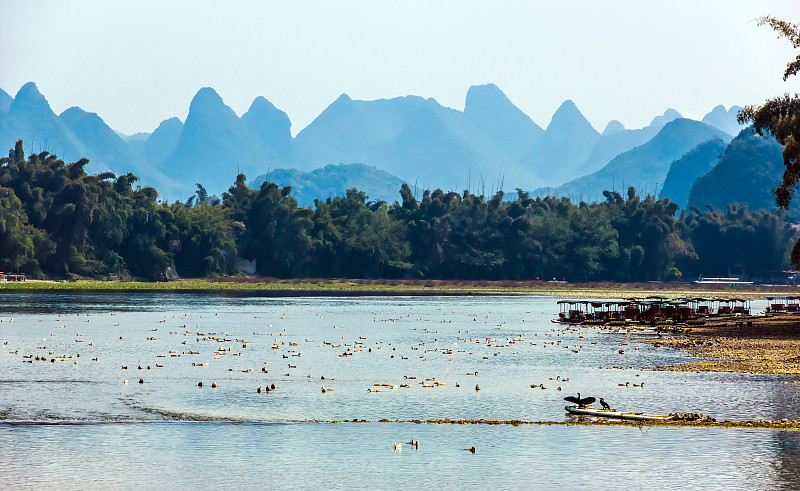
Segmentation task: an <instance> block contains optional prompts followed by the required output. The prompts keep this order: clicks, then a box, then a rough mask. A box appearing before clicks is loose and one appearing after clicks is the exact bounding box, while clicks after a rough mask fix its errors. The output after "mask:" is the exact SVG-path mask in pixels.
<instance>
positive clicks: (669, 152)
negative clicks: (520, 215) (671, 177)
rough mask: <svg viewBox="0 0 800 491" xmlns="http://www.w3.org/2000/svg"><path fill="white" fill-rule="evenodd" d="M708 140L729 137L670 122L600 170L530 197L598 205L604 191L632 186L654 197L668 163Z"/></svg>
mask: <svg viewBox="0 0 800 491" xmlns="http://www.w3.org/2000/svg"><path fill="white" fill-rule="evenodd" d="M711 138H720V139H722V140H730V138H731V137H730V135H728V134H727V133H725V132H723V131H722V130H719V129H716V128H714V127H711V126H709V125H707V124H705V123H701V122H699V121H694V120H691V119H684V118H678V119H674V120H672V121H670V122H669V123H667V124H666V125H664V127H663V128H662V129H661V131H659V132H658V133H657V134H656V136H654V137H653V138H652V139H651V140H649V141H648V142H647V143H644V144H642V145H639V146H637V147H635V148H632V149H630V150H628V151H626V152H623V153H621V154H619V155H617V156H616V157H614V158H613V159H612V160H611V161H610V162H609V163H607V164H606V165H605V166H603V167H602V168H601V169H599V170H597V171H595V172H593V173H591V174H588V175H585V176H583V177H579V178H578V179H574V180H572V181H569V182H567V183H566V184H563V185H561V186H559V187H558V188H555V189H537V190H536V191H534V194H538V195H542V194H545V195H548V194H555V195H559V196H568V197H570V198H571V199H573V201H598V200H602V199H603V191H604V190H612V191H613V190H616V191H624V190H625V189H627V188H628V187H629V186H633V187H634V188H636V190H637V192H639V193H640V195H646V194H653V195H657V194H658V191H659V189H660V188H661V185H663V184H664V181H665V180H666V177H667V173H668V172H669V169H670V165H671V164H672V162H673V161H674V160H676V159H678V158H680V157H681V156H682V155H683V154H685V153H686V152H688V151H689V150H691V149H692V148H694V147H695V146H696V145H697V144H699V143H701V142H704V141H706V140H709V139H711Z"/></svg>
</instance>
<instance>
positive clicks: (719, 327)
mask: <svg viewBox="0 0 800 491" xmlns="http://www.w3.org/2000/svg"><path fill="white" fill-rule="evenodd" d="M652 343H653V344H654V345H656V346H669V347H672V348H676V349H680V350H684V351H687V352H689V353H691V354H693V355H695V356H697V357H701V358H711V359H710V360H704V361H697V362H692V363H683V364H677V365H668V366H666V367H663V368H665V369H667V370H674V371H683V372H742V373H773V374H785V375H800V315H791V316H790V315H786V316H777V317H763V316H751V317H731V318H726V319H715V320H711V321H709V322H707V323H706V324H705V325H702V326H691V327H690V328H684V330H683V332H682V333H681V334H678V335H665V336H664V337H663V338H660V339H655V340H653V341H652Z"/></svg>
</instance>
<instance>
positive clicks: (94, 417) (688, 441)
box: [0, 292, 800, 489]
mask: <svg viewBox="0 0 800 491" xmlns="http://www.w3.org/2000/svg"><path fill="white" fill-rule="evenodd" d="M556 300H557V299H554V298H542V297H502V296H498V297H270V296H264V295H259V294H255V293H252V294H247V293H235V294H232V293H217V292H212V293H174V292H158V293H143V292H110V293H94V292H66V293H52V292H46V293H45V292H21V293H17V292H8V293H3V294H2V295H0V321H2V322H0V344H2V348H3V349H2V351H0V488H1V489H25V488H34V487H37V488H38V487H40V486H42V485H50V486H56V487H58V488H80V489H86V488H109V487H112V488H114V487H116V488H120V487H122V488H148V489H153V488H170V489H190V488H207V487H212V486H213V487H222V488H234V487H235V488H258V489H260V488H276V489H291V488H370V489H405V488H412V487H417V486H426V485H427V486H436V487H454V488H456V487H457V488H463V487H467V488H485V487H489V486H490V487H492V488H498V489H520V488H563V489H570V488H576V487H578V486H592V485H602V486H604V487H606V488H611V489H629V488H633V487H636V488H643V489H648V488H649V489H665V488H666V489H669V488H679V489H686V488H704V489H708V488H716V489H720V488H725V489H730V488H748V489H753V488H755V489H776V488H786V489H797V488H798V487H800V471H798V469H800V434H798V432H791V431H775V430H743V429H727V428H715V429H710V428H662V427H651V428H648V427H641V428H636V427H588V426H548V425H523V426H510V425H503V426H489V425H450V424H415V423H412V422H394V421H396V420H399V421H409V420H433V419H445V418H450V419H492V420H509V419H520V420H534V421H558V422H563V421H570V416H568V415H566V414H565V411H564V404H565V403H564V401H563V400H562V399H563V397H564V396H566V395H576V394H577V393H578V392H580V393H581V395H582V396H584V397H585V396H588V395H591V396H595V397H604V398H605V400H607V401H608V402H609V403H610V404H611V405H612V406H613V407H615V408H619V409H623V410H637V411H645V412H650V413H655V414H666V413H669V412H673V411H700V412H703V413H705V414H708V415H711V416H713V417H716V418H718V419H780V418H791V419H797V418H800V391H799V390H798V387H799V386H798V380H797V379H795V378H789V377H783V376H775V375H749V374H708V373H706V374H695V373H679V372H667V371H655V370H654V369H655V368H656V367H658V366H660V365H665V364H668V363H678V362H681V361H686V360H687V358H686V357H685V355H684V354H682V353H680V352H677V351H675V350H671V349H668V348H655V347H652V346H650V345H649V344H647V343H644V342H643V338H644V337H649V336H653V335H654V334H653V333H650V332H635V333H610V332H608V331H603V330H598V329H593V328H576V327H568V326H562V325H558V324H553V323H551V322H550V319H551V318H553V317H554V316H555V315H556V312H557V311H558V309H557V305H556ZM761 307H763V306H762V305H760V304H759V303H757V302H756V303H754V305H753V310H754V311H755V310H758V309H759V308H761ZM620 350H622V353H620ZM78 355H80V356H78ZM37 357H39V358H40V359H39V360H37V359H36V358H37ZM42 359H44V360H46V361H42ZM52 360H55V361H52ZM76 362H77V363H76ZM140 366H141V369H139V367H140ZM123 367H126V368H123ZM148 367H149V368H148ZM323 377H324V379H323ZM140 380H141V381H142V383H139V381H140ZM201 381H202V382H203V386H202V387H199V386H198V383H199V382H201ZM212 384H214V385H216V388H212ZM272 384H274V385H275V387H276V388H275V390H270V391H269V392H267V391H266V390H265V388H266V387H268V386H270V387H271V385H272ZM376 384H377V385H376ZM532 384H533V385H540V384H541V385H544V386H545V387H546V388H545V389H542V388H539V387H537V388H531V385H532ZM476 386H480V390H476ZM322 387H325V388H326V391H325V392H324V393H323V392H322V390H321V389H322ZM259 388H261V389H262V391H261V393H259V392H258V389H259ZM559 388H560V389H561V390H560V391H559V390H558V389H559ZM330 389H333V390H330ZM353 419H358V420H368V421H371V422H369V423H363V422H358V423H355V422H346V421H345V420H350V421H352V420H353ZM379 420H389V421H391V422H377V421H379ZM410 440H419V441H420V442H421V443H422V446H420V447H419V448H418V449H416V448H414V447H412V446H410V445H408V442H409V441H410ZM395 443H403V444H404V445H403V447H402V449H395V447H394V444H395ZM469 447H475V450H476V451H475V453H474V454H473V453H471V452H469V451H466V450H465V449H467V448H469Z"/></svg>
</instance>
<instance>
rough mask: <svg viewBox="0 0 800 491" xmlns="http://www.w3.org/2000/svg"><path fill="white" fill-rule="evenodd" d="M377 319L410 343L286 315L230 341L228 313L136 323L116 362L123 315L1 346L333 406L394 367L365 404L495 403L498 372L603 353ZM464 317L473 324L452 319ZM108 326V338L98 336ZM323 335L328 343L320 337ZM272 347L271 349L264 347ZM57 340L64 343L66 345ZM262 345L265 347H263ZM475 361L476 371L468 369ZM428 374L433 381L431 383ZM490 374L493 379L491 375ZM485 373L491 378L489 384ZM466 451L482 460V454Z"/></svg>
mask: <svg viewBox="0 0 800 491" xmlns="http://www.w3.org/2000/svg"><path fill="white" fill-rule="evenodd" d="M302 314H303V315H313V316H314V317H316V318H317V319H318V320H320V319H322V318H323V314H319V313H302ZM371 314H372V317H373V318H372V320H373V322H374V323H376V324H381V323H382V324H387V326H382V327H379V328H377V329H373V330H370V331H368V332H363V333H361V334H367V335H372V336H375V335H378V336H379V335H380V334H381V333H382V332H386V330H387V329H393V330H396V329H398V327H399V328H401V329H405V331H406V332H405V333H404V334H405V337H406V338H405V339H400V340H399V341H400V342H399V343H398V339H397V338H393V341H389V340H380V339H378V340H376V339H368V336H367V335H360V334H359V335H356V336H349V335H348V334H352V332H353V328H352V327H351V328H348V327H347V326H346V325H347V323H348V321H347V318H346V317H338V318H337V319H336V323H333V322H331V323H329V324H328V326H329V328H328V330H327V332H328V336H326V338H327V339H324V340H322V341H315V340H314V339H311V338H310V337H306V336H305V335H301V334H295V333H293V332H292V331H294V330H297V331H300V332H302V329H297V328H296V326H290V325H288V324H290V322H289V320H292V319H289V317H291V316H288V315H287V314H286V313H283V314H280V315H279V316H275V317H272V318H271V320H266V321H265V320H263V317H264V315H255V316H252V320H251V321H250V322H248V323H243V324H244V325H241V326H239V331H240V332H239V333H238V334H236V333H231V332H228V330H232V329H225V330H220V329H214V328H211V327H209V326H213V325H215V324H217V325H218V324H220V323H219V322H217V320H218V319H221V317H219V314H218V313H203V314H186V315H183V316H177V315H176V316H166V317H164V318H163V319H161V320H158V321H155V322H157V325H150V324H151V323H152V322H153V321H142V322H139V323H133V324H128V322H129V321H128V322H126V327H125V328H120V329H119V330H118V332H117V334H120V336H119V340H116V341H117V342H118V343H119V345H118V346H117V350H118V351H117V353H115V354H111V353H109V352H104V351H103V350H102V347H100V346H99V343H101V342H102V343H104V344H110V343H111V342H110V341H109V340H108V339H101V337H100V336H97V334H99V331H98V329H102V328H103V327H114V328H118V327H119V326H120V323H119V322H115V317H114V316H115V315H119V314H115V313H111V314H110V315H108V317H107V318H103V316H102V315H100V314H91V315H80V314H78V315H70V314H61V315H58V316H57V317H56V318H50V319H48V321H53V320H55V321H56V322H58V323H59V329H55V330H53V329H50V330H51V332H49V335H48V336H46V337H44V338H41V342H38V343H36V345H35V346H32V345H27V346H26V345H20V343H19V341H17V340H18V339H20V340H21V339H25V336H22V335H20V333H19V332H17V331H15V329H14V327H13V326H14V324H13V321H14V320H13V319H12V318H5V319H0V335H2V336H3V337H2V338H0V342H1V343H2V344H3V345H4V346H6V347H9V346H10V347H11V349H7V350H5V351H6V353H7V354H8V355H12V356H19V357H20V358H21V361H22V362H23V363H28V364H33V363H35V362H49V363H48V365H51V364H58V365H60V364H63V363H69V362H71V364H73V365H78V364H79V361H82V360H88V363H90V364H95V363H97V364H98V365H100V364H102V363H103V362H105V364H106V365H108V364H109V363H114V362H116V363H115V364H116V366H117V367H119V368H118V369H119V370H120V371H121V372H122V373H130V371H133V370H135V371H136V372H137V374H143V375H139V376H138V377H134V380H136V379H138V380H137V382H138V384H145V383H154V384H158V383H160V382H161V380H163V378H164V377H163V375H162V374H167V373H169V372H170V368H173V367H177V366H178V365H180V368H181V369H182V371H181V374H180V378H183V377H184V376H185V375H186V374H187V373H196V374H197V376H196V378H195V381H194V382H192V384H193V385H194V386H196V387H197V389H201V390H202V389H205V388H207V387H208V388H211V389H220V390H226V388H227V387H226V385H230V386H231V387H232V388H233V387H235V388H236V390H240V389H242V387H246V386H247V385H249V384H247V383H246V382H243V381H242V380H243V379H242V377H244V380H247V379H249V378H250V377H252V380H253V382H252V383H253V385H252V386H251V387H252V388H251V389H250V390H252V391H253V393H255V394H259V395H266V394H270V393H274V392H276V391H279V387H281V386H283V387H284V390H288V389H286V388H287V387H288V388H293V387H297V386H296V385H295V383H296V382H297V381H299V380H304V381H306V382H311V381H313V380H317V381H318V383H320V384H321V386H320V388H319V389H318V390H319V393H321V394H325V395H326V396H327V395H328V394H329V393H331V392H334V391H336V390H337V389H338V390H339V391H342V390H344V391H346V392H349V393H351V394H352V390H353V388H354V386H357V385H358V384H360V382H356V380H354V379H361V378H364V377H365V376H366V375H368V374H369V373H371V372H372V370H370V367H375V370H374V371H375V372H376V374H377V373H380V372H381V370H380V369H379V368H380V367H381V366H383V367H386V365H388V364H393V365H392V367H394V368H392V369H391V370H388V371H385V372H386V373H389V374H391V378H392V379H389V377H388V376H386V374H384V375H382V376H381V379H379V380H374V381H373V382H372V383H368V384H364V385H366V386H364V385H362V390H364V393H365V394H375V393H380V392H392V391H395V390H408V389H411V388H414V387H419V388H424V389H430V390H437V389H439V390H442V389H443V388H447V387H448V382H449V381H448V382H446V381H445V380H443V378H451V380H452V379H454V380H453V381H452V385H451V386H450V387H453V388H455V389H460V388H462V384H465V385H467V386H471V384H467V383H466V379H467V378H472V379H473V383H474V382H475V381H477V380H480V381H481V382H480V383H475V385H474V391H475V392H480V391H481V390H485V389H487V388H488V389H489V390H492V391H495V393H496V392H497V391H503V392H505V391H508V390H510V387H509V386H508V385H506V384H498V383H497V382H498V381H499V380H498V378H497V377H503V376H504V375H505V374H504V373H503V372H502V370H498V366H505V365H507V364H509V363H517V362H512V361H509V358H517V357H519V358H524V361H520V362H518V363H519V365H514V366H520V367H521V369H524V368H525V365H526V364H531V363H533V364H537V363H542V361H537V359H536V355H535V354H534V353H533V352H532V350H533V349H534V348H538V349H540V350H542V351H543V352H548V351H552V350H564V351H563V353H564V356H579V355H580V354H581V353H584V352H585V351H586V350H587V349H592V350H596V349H597V348H595V347H594V346H593V345H596V344H597V341H596V340H593V339H594V338H596V336H589V340H587V339H586V337H587V334H588V330H587V328H586V327H585V326H569V325H566V326H559V327H551V328H550V329H544V328H543V327H542V325H541V324H540V325H538V326H534V325H531V327H530V329H529V330H525V329H520V326H519V325H518V324H517V325H516V327H515V329H517V330H518V331H523V332H521V333H517V334H510V333H509V327H508V326H507V322H506V321H505V320H500V321H499V322H498V319H497V317H495V316H494V315H493V316H492V317H490V316H489V315H483V316H482V315H478V314H457V313H456V312H452V313H451V314H449V315H448V314H444V313H443V314H441V317H442V319H441V320H440V321H439V323H442V324H452V323H458V327H460V328H455V329H454V328H450V327H449V326H448V327H447V328H444V329H442V328H434V327H432V326H430V325H429V327H424V325H425V324H426V323H431V322H435V321H431V320H429V319H428V318H424V317H418V318H412V314H411V313H409V314H407V317H406V318H401V317H385V316H382V315H381V314H380V313H378V312H371ZM490 314H491V313H490ZM326 315H329V314H326ZM336 315H338V316H341V315H342V314H340V313H337V314H336ZM223 316H224V314H223ZM454 316H460V317H463V318H452V317H454ZM502 317H504V316H501V319H502ZM151 318H152V317H151ZM44 320H45V319H40V320H39V321H38V322H44ZM294 320H296V319H294ZM284 321H286V322H285V325H286V327H274V326H273V324H272V323H280V322H284ZM409 321H410V322H409ZM270 322H272V323H270ZM521 322H522V323H530V321H528V320H527V319H523V320H522V321H521ZM190 324H192V325H190ZM228 324H230V322H228ZM398 324H399V326H398ZM98 325H99V328H97V327H95V326H98ZM68 326H69V328H68ZM253 326H259V329H257V330H253ZM523 327H524V325H523ZM264 328H266V330H265V329H264ZM293 328H294V329H293ZM245 329H246V330H247V331H248V335H247V336H243V335H242V334H241V331H242V330H245ZM440 330H441V332H440ZM492 331H499V332H500V333H502V334H500V333H498V335H497V336H491V335H487V334H489V333H491V332H492ZM315 332H316V334H319V329H317V330H316V331H315ZM613 332H617V333H619V332H620V329H619V328H615V329H614V331H613ZM623 332H624V331H623ZM478 333H479V334H478ZM342 334H343V335H342ZM115 335H116V334H115ZM59 336H61V337H59ZM64 336H67V340H66V342H64V341H63V340H62V338H63V337H64ZM265 338H266V339H268V340H269V341H267V342H260V341H261V340H263V339H265ZM57 340H61V341H58V342H56V341H57ZM256 340H259V341H258V342H257V341H256ZM128 343H132V344H133V345H134V346H136V345H137V344H140V343H146V344H149V345H151V346H148V348H147V349H144V350H137V349H129V350H124V349H121V347H122V346H125V345H128ZM256 345H258V348H259V349H258V350H253V347H254V346H256ZM627 345H628V343H627V342H622V343H621V344H616V345H613V344H612V348H613V351H612V352H611V353H609V352H608V346H607V345H606V346H605V347H604V349H605V351H604V355H603V359H613V360H615V361H616V360H619V359H620V358H619V357H620V356H621V355H624V349H625V347H627ZM619 346H622V347H619ZM70 347H72V349H70ZM320 349H321V350H329V352H332V353H333V354H334V355H335V356H336V357H332V356H331V355H324V354H323V353H322V352H320V351H319V350H320ZM638 349H639V348H638V347H635V348H634V350H638ZM521 353H522V354H521ZM104 356H108V357H110V358H112V360H103V359H102V358H103V357H104ZM365 356H366V357H379V358H380V360H379V362H372V363H374V364H373V365H370V364H369V363H367V364H366V369H367V370H366V373H365V372H359V373H360V376H356V375H355V373H354V370H355V371H359V370H363V369H364V365H362V366H355V365H354V364H352V363H348V361H349V360H352V359H355V358H358V357H365ZM611 357H613V358H611ZM309 358H312V359H315V362H314V363H312V364H311V366H310V367H311V368H315V369H319V368H320V367H321V365H320V364H319V360H322V359H327V360H337V359H339V360H341V362H340V363H338V364H337V363H331V362H330V361H329V362H328V363H325V364H323V366H324V370H325V373H330V372H338V374H337V375H338V376H329V375H326V374H322V373H318V374H316V375H313V374H312V373H307V372H303V371H302V368H303V362H304V361H305V360H306V359H309ZM623 359H624V358H623ZM192 360H194V361H192ZM465 360H468V361H466V362H465ZM454 361H456V363H454V365H459V364H460V365H459V366H472V367H474V368H473V369H471V370H470V369H468V370H466V371H461V372H458V373H460V374H461V375H458V374H457V373H455V371H454V370H445V372H446V375H445V377H443V376H441V375H439V374H432V373H430V371H431V369H426V368H425V366H426V365H432V366H436V367H442V366H443V363H444V366H446V364H447V363H450V362H454ZM256 362H257V363H260V364H261V366H260V367H258V368H256V367H254V366H253V364H254V363H256ZM428 362H435V363H428ZM213 365H216V366H217V369H216V370H214V371H213V373H214V376H212V379H209V377H208V371H209V367H212V366H213ZM223 365H227V372H228V374H229V375H228V376H227V377H226V376H224V375H223V372H221V371H220V368H221V366H223ZM40 366H41V365H40ZM153 366H154V367H155V369H154V368H153ZM277 367H281V368H277ZM284 367H285V368H284ZM406 367H408V368H406ZM599 368H607V369H628V370H630V369H632V368H633V367H632V366H624V365H622V364H619V363H618V361H617V362H616V363H614V364H612V365H611V366H607V367H603V366H600V367H599ZM161 369H164V372H161V373H162V374H160V375H158V376H147V375H145V374H146V373H148V372H149V371H150V372H149V373H155V372H157V371H160V370H161ZM231 372H234V373H240V374H245V375H239V376H238V377H232V376H231V375H230V373H231ZM409 372H411V373H409ZM413 372H417V373H413ZM420 372H428V373H427V374H425V375H423V374H421V373H420ZM487 372H488V376H486V375H484V374H485V373H487ZM412 373H413V374H412ZM479 373H480V374H481V375H480V376H479ZM204 374H205V375H204ZM189 376H190V375H189ZM635 376H636V377H639V376H640V374H639V373H636V374H635ZM265 378H266V379H267V380H266V381H264V379H265ZM343 378H344V380H343ZM118 380H121V381H122V383H123V384H128V378H127V377H124V375H123V376H122V377H120V378H119V379H118ZM276 381H277V383H276ZM343 381H346V383H344V384H343V383H342V382H343ZM481 384H483V386H482V385H481ZM546 384H547V385H546ZM546 384H545V383H543V382H537V383H532V384H529V385H530V388H531V389H539V390H548V389H550V388H553V389H555V390H556V391H558V392H560V391H562V390H563V389H565V388H566V387H567V384H571V381H570V378H569V377H562V376H561V375H558V376H555V377H549V380H548V381H547V382H546ZM617 386H618V387H624V388H628V387H631V386H633V387H639V388H643V387H644V382H642V383H634V384H631V383H630V381H625V382H619V383H617ZM197 389H196V390H197ZM564 399H565V400H566V401H569V402H573V403H575V404H577V405H579V406H586V405H589V404H592V403H594V402H595V398H594V397H586V398H581V397H580V394H578V397H573V396H568V397H565V398H564ZM189 400H190V399H189ZM600 404H601V405H602V407H603V408H606V409H609V408H610V406H609V405H608V404H607V403H606V402H605V400H604V399H603V398H600ZM523 411H524V410H523ZM406 445H407V446H409V445H410V446H411V447H413V448H415V449H419V447H420V443H419V442H418V441H417V440H411V443H407V444H406ZM394 449H395V450H396V451H399V450H401V449H402V444H400V443H398V444H395V446H394ZM465 450H469V451H470V452H471V453H475V448H474V447H471V448H468V449H465Z"/></svg>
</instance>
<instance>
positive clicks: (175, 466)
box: [0, 423, 800, 489]
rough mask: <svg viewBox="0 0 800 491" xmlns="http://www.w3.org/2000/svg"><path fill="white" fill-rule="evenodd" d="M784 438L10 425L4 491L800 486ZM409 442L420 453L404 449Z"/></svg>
mask: <svg viewBox="0 0 800 491" xmlns="http://www.w3.org/2000/svg"><path fill="white" fill-rule="evenodd" d="M776 434H777V435H779V436H778V437H777V438H785V437H786V435H788V433H786V432H764V431H758V430H730V429H698V428H650V429H641V430H640V429H638V428H631V427H560V426H559V427H554V426H522V427H511V426H502V427H494V426H468V427H466V426H454V425H415V424H409V423H404V424H380V423H370V424H358V423H347V424H338V425H330V424H259V423H239V424H226V423H173V424H170V423H147V424H141V423H140V424H113V425H91V426H54V427H42V426H28V427H7V426H5V427H4V426H0V441H2V442H3V443H4V451H3V453H2V454H1V455H0V487H3V488H9V487H11V488H13V487H19V486H20V485H21V484H23V483H24V484H26V485H28V486H32V487H33V486H40V485H46V486H51V487H56V488H128V489H129V488H150V487H154V486H155V487H158V488H170V489H193V488H197V487H208V486H209V484H210V483H213V486H214V487H222V488H237V489H238V488H248V489H256V488H257V489H263V488H279V489H289V488H297V489H300V488H303V489H307V488H319V489H329V488H334V489H342V488H368V489H397V488H416V487H426V486H432V487H435V488H441V487H453V488H481V489H486V488H487V487H489V488H491V489H520V488H526V489H532V488H535V489H551V488H560V489H577V488H578V487H584V486H587V487H598V486H602V487H604V488H610V489H670V488H672V489H686V488H693V489H770V488H776V487H786V488H796V486H797V485H798V484H800V483H799V482H798V479H797V476H796V472H792V471H791V470H788V469H781V467H780V464H779V465H778V466H777V467H778V468H777V470H776V468H775V467H776V466H775V465H769V464H770V463H771V462H774V461H775V459H776V455H775V454H776V452H786V451H787V449H785V448H781V447H780V445H779V443H778V441H777V439H776V438H772V437H771V436H772V435H776ZM411 439H415V440H419V441H421V442H422V446H421V447H420V448H419V450H415V449H413V448H411V447H410V446H408V445H405V446H404V447H403V449H402V450H399V451H395V450H393V444H394V443H397V442H401V443H406V442H409V441H410V440H411ZM469 447H475V448H476V452H475V454H471V453H470V452H468V451H466V450H465V449H466V448H469ZM793 452H794V454H793V458H794V459H796V458H797V449H794V450H793Z"/></svg>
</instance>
